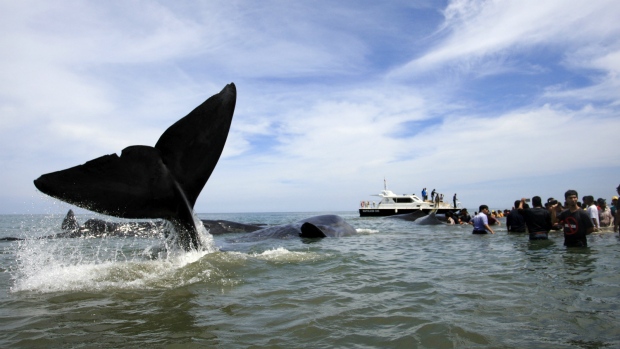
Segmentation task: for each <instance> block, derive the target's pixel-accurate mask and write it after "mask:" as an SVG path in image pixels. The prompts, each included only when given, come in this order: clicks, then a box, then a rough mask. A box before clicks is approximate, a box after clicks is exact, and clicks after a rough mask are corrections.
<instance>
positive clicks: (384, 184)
mask: <svg viewBox="0 0 620 349" xmlns="http://www.w3.org/2000/svg"><path fill="white" fill-rule="evenodd" d="M383 190H387V181H386V180H385V176H383Z"/></svg>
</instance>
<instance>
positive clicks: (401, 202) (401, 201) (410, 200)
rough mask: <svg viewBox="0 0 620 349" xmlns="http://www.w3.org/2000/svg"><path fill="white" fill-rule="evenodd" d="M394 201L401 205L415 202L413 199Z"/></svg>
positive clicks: (397, 199)
mask: <svg viewBox="0 0 620 349" xmlns="http://www.w3.org/2000/svg"><path fill="white" fill-rule="evenodd" d="M394 201H396V202H397V203H399V204H404V203H411V202H413V199H412V198H394Z"/></svg>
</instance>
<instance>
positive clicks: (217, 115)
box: [34, 83, 237, 250]
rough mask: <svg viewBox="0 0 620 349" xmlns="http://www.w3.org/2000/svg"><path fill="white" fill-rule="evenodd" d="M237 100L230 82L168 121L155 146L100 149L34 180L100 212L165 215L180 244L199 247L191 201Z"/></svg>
mask: <svg viewBox="0 0 620 349" xmlns="http://www.w3.org/2000/svg"><path fill="white" fill-rule="evenodd" d="M236 100H237V90H236V87H235V85H234V84H233V83H231V84H228V85H226V87H224V89H222V91H221V92H220V93H218V94H216V95H214V96H211V97H210V98H209V99H207V100H206V101H205V102H204V103H202V104H201V105H199V106H198V107H196V108H195V109H194V110H193V111H192V112H190V113H189V114H188V115H187V116H185V117H183V118H182V119H180V120H178V121H177V122H176V123H174V124H173V125H172V126H170V127H169V128H168V129H167V130H166V131H165V132H164V133H163V134H162V135H161V137H160V138H159V140H158V141H157V143H156V144H155V146H154V147H150V146H142V145H138V146H136V145H134V146H129V147H127V148H125V149H123V151H122V153H121V156H120V157H119V156H118V155H117V154H110V155H104V156H102V157H99V158H96V159H94V160H91V161H88V162H86V163H84V164H83V165H79V166H75V167H71V168H68V169H66V170H62V171H57V172H52V173H48V174H44V175H42V176H41V177H39V178H38V179H36V180H35V181H34V185H35V186H36V187H37V189H39V190H40V191H41V192H43V193H45V194H47V195H49V196H52V197H54V198H57V199H60V200H62V201H65V202H68V203H70V204H74V205H76V206H79V207H82V208H85V209H87V210H91V211H95V212H99V213H102V214H106V215H111V216H116V217H120V218H133V219H136V218H147V219H148V218H151V219H153V218H154V219H157V218H161V219H165V220H167V221H169V222H170V223H172V224H173V225H174V226H175V230H176V231H177V232H178V234H179V235H178V238H179V242H180V244H181V246H182V247H183V248H184V249H186V250H189V249H197V248H199V246H200V240H199V238H198V226H197V222H195V220H194V214H193V208H194V204H195V203H196V199H197V198H198V195H199V194H200V192H201V191H202V188H203V187H204V186H205V184H206V183H207V180H208V179H209V177H210V176H211V173H212V172H213V169H214V168H215V165H216V164H217V162H218V160H219V158H220V155H221V154H222V150H223V149H224V145H225V143H226V138H227V137H228V132H229V130H230V124H231V122H232V117H233V113H234V110H235V104H236Z"/></svg>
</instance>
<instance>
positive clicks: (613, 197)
mask: <svg viewBox="0 0 620 349" xmlns="http://www.w3.org/2000/svg"><path fill="white" fill-rule="evenodd" d="M616 202H618V197H617V196H612V197H611V203H612V204H614V205H615V204H616Z"/></svg>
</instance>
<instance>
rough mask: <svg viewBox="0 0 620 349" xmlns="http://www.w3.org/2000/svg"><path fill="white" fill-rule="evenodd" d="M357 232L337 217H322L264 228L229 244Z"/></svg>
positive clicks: (315, 237)
mask: <svg viewBox="0 0 620 349" xmlns="http://www.w3.org/2000/svg"><path fill="white" fill-rule="evenodd" d="M356 234H357V230H355V228H353V227H352V226H351V225H350V224H349V223H347V222H346V221H345V220H344V219H343V218H342V217H340V216H337V215H322V216H314V217H310V218H306V219H302V220H300V221H297V222H295V223H292V224H284V225H278V226H274V227H269V228H264V229H261V230H257V231H255V232H252V233H248V234H246V235H244V236H241V237H239V238H235V239H229V240H228V241H229V242H252V241H259V240H265V239H291V238H307V239H317V238H328V237H332V238H333V237H343V236H351V235H356Z"/></svg>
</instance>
